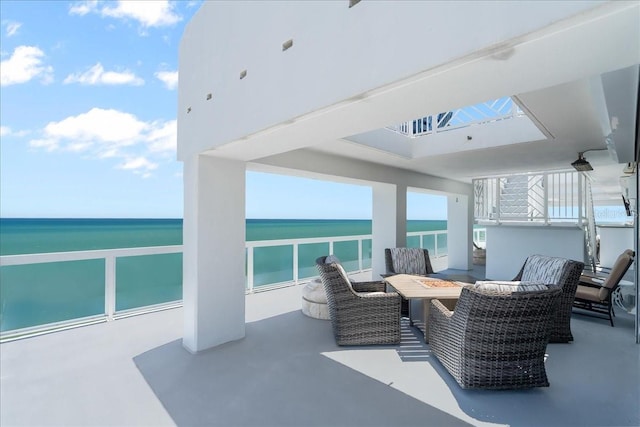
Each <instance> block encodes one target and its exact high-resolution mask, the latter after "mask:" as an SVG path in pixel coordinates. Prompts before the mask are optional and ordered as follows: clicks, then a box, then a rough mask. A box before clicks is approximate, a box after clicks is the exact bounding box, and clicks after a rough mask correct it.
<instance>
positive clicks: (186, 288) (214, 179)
mask: <svg viewBox="0 0 640 427" xmlns="http://www.w3.org/2000/svg"><path fill="white" fill-rule="evenodd" d="M245 171H246V167H245V163H244V162H241V161H236V160H228V159H220V158H216V157H211V156H205V155H196V156H192V157H190V158H188V159H186V160H185V162H184V225H183V241H184V252H183V283H182V287H183V306H184V337H183V340H182V343H183V346H184V347H185V348H186V349H187V350H188V351H190V352H192V353H196V352H199V351H202V350H206V349H208V348H211V347H215V346H217V345H220V344H223V343H226V342H229V341H234V340H238V339H241V338H243V337H244V335H245V271H244V270H245Z"/></svg>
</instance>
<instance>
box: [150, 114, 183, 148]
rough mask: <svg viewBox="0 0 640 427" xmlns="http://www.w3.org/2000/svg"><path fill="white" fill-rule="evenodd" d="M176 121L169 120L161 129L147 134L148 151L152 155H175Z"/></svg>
mask: <svg viewBox="0 0 640 427" xmlns="http://www.w3.org/2000/svg"><path fill="white" fill-rule="evenodd" d="M177 134H178V121H177V120H170V121H168V122H165V123H164V124H163V125H162V127H158V128H156V129H154V130H153V131H151V132H149V136H148V142H149V151H151V152H153V153H175V152H176V150H177V139H176V135H177Z"/></svg>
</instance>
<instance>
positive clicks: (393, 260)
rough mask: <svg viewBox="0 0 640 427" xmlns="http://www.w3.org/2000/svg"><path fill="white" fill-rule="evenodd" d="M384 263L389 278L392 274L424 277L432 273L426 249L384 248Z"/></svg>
mask: <svg viewBox="0 0 640 427" xmlns="http://www.w3.org/2000/svg"><path fill="white" fill-rule="evenodd" d="M384 262H385V266H386V269H387V275H389V276H391V275H393V274H417V275H423V276H424V275H427V274H431V273H433V267H431V260H430V259H429V251H428V250H426V249H419V248H386V249H385V250H384Z"/></svg>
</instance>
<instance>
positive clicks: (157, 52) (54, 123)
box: [0, 0, 446, 219]
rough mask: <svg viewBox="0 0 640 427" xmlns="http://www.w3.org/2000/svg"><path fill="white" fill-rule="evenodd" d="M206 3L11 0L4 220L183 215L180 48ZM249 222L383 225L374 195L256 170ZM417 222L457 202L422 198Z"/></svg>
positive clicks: (2, 156) (7, 7)
mask: <svg viewBox="0 0 640 427" xmlns="http://www.w3.org/2000/svg"><path fill="white" fill-rule="evenodd" d="M200 4H201V2H199V1H180V2H167V1H150V0H146V1H126V2H115V1H109V2H103V1H79V2H66V1H11V0H9V1H8V0H2V1H0V17H1V21H0V24H1V26H0V42H1V43H0V46H1V51H0V54H1V60H2V64H1V66H0V72H1V82H0V83H1V89H0V126H1V128H0V138H1V142H0V216H1V217H145V218H155V217H158V218H180V217H182V194H183V193H182V191H183V190H182V164H181V163H180V162H178V161H177V160H176V108H177V107H176V106H177V85H178V71H177V70H178V48H179V44H180V38H181V35H182V32H183V30H184V26H185V25H186V23H187V22H188V21H189V19H190V18H191V16H193V14H194V13H195V12H196V11H197V9H198V7H199V6H200ZM336 197H338V198H340V199H341V200H342V201H343V203H335V198H336ZM330 198H331V199H334V200H333V202H332V203H330V204H328V203H326V202H324V201H323V199H324V200H329V199H330ZM327 206H331V208H328V207H327ZM247 217H248V218H371V189H370V188H369V187H364V186H353V185H344V184H336V183H327V182H321V181H315V180H307V179H301V178H292V177H283V176H278V175H271V174H261V173H253V172H248V174H247ZM408 217H409V218H410V219H445V218H446V199H445V198H443V197H429V196H426V195H423V194H420V195H410V197H409V203H408Z"/></svg>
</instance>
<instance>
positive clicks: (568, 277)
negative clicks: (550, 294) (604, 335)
mask: <svg viewBox="0 0 640 427" xmlns="http://www.w3.org/2000/svg"><path fill="white" fill-rule="evenodd" d="M583 269H584V263H583V262H579V261H574V260H570V259H566V258H558V257H550V256H545V255H531V256H529V257H528V258H527V259H526V261H525V263H524V265H523V266H522V268H521V269H520V272H519V273H518V275H517V276H516V277H515V278H514V279H513V280H522V281H528V282H537V283H548V284H554V285H558V286H561V287H562V296H561V297H560V304H559V305H558V309H557V311H556V312H555V313H554V316H553V319H554V320H553V322H552V323H551V337H550V338H549V342H552V343H567V342H569V341H573V335H572V334H571V307H572V306H573V300H574V298H575V295H576V288H577V286H578V280H579V279H580V274H581V273H582V270H583Z"/></svg>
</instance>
